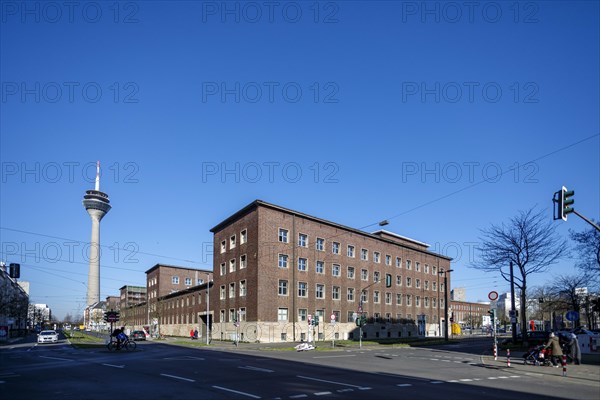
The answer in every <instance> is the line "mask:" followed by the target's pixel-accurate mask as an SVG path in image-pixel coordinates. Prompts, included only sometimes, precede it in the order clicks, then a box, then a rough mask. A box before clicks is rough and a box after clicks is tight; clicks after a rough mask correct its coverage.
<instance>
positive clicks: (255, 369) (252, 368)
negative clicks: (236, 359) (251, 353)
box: [238, 365, 275, 372]
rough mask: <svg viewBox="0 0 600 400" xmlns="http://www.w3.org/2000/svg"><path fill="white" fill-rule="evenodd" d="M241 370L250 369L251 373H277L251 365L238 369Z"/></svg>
mask: <svg viewBox="0 0 600 400" xmlns="http://www.w3.org/2000/svg"><path fill="white" fill-rule="evenodd" d="M238 368H241V369H249V370H250V371H260V372H275V371H273V370H271V369H266V368H258V367H252V366H250V365H246V366H244V367H238Z"/></svg>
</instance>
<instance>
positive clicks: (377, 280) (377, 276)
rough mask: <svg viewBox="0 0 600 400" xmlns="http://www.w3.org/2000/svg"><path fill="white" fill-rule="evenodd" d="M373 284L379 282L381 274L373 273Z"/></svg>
mask: <svg viewBox="0 0 600 400" xmlns="http://www.w3.org/2000/svg"><path fill="white" fill-rule="evenodd" d="M373 282H379V272H378V271H373Z"/></svg>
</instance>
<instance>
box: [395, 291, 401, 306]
mask: <svg viewBox="0 0 600 400" xmlns="http://www.w3.org/2000/svg"><path fill="white" fill-rule="evenodd" d="M396 305H397V306H401V305H402V294H401V293H396Z"/></svg>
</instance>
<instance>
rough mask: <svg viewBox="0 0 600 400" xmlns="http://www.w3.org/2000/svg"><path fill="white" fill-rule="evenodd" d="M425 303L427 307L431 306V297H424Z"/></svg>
mask: <svg viewBox="0 0 600 400" xmlns="http://www.w3.org/2000/svg"><path fill="white" fill-rule="evenodd" d="M423 304H424V305H425V307H429V297H424V298H423Z"/></svg>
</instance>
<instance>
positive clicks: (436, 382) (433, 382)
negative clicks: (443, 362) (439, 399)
mask: <svg viewBox="0 0 600 400" xmlns="http://www.w3.org/2000/svg"><path fill="white" fill-rule="evenodd" d="M429 383H432V384H434V385H437V384H438V383H445V382H444V381H431V382H429Z"/></svg>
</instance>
